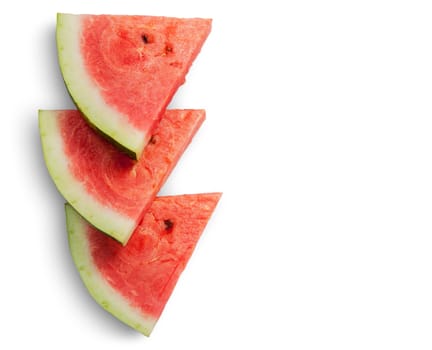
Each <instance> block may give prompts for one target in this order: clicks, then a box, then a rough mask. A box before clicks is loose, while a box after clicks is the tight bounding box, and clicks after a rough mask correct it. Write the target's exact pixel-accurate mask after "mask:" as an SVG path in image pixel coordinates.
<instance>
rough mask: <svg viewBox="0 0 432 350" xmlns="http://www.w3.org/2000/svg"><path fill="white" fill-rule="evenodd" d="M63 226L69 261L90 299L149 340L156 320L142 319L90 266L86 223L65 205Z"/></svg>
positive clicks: (92, 263) (94, 267) (94, 268)
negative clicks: (73, 263)
mask: <svg viewBox="0 0 432 350" xmlns="http://www.w3.org/2000/svg"><path fill="white" fill-rule="evenodd" d="M65 209H66V224H67V230H68V237H69V246H70V250H71V253H72V258H73V260H74V262H75V265H76V267H77V269H78V271H79V273H80V275H81V279H82V280H83V282H84V284H85V286H86V287H87V289H88V291H89V293H90V294H91V296H92V297H93V298H94V299H95V300H96V301H97V303H98V304H100V305H101V306H102V307H103V308H104V309H105V310H107V311H108V312H110V313H111V314H112V315H114V316H115V317H117V318H118V319H119V320H121V321H122V322H124V323H126V324H127V325H129V326H131V327H132V328H134V329H136V330H137V331H139V332H141V333H143V334H144V335H146V336H149V335H150V333H151V331H152V330H153V327H154V325H155V324H156V322H157V319H155V318H154V317H150V316H146V315H143V314H142V313H141V312H139V310H137V309H136V308H134V307H133V306H131V305H130V304H129V303H128V301H127V300H126V299H124V297H122V296H121V294H120V293H118V292H117V291H116V290H115V289H113V288H112V287H111V286H110V285H109V284H108V282H107V281H106V279H105V278H104V277H103V276H102V275H101V273H100V272H99V270H98V269H97V267H96V266H95V264H94V261H93V258H92V255H91V251H90V247H89V244H88V238H87V232H86V230H87V225H88V223H87V222H86V221H85V220H84V219H83V218H82V217H81V216H80V215H79V214H78V213H77V212H76V211H75V210H74V209H73V208H72V207H71V206H70V205H68V204H66V206H65Z"/></svg>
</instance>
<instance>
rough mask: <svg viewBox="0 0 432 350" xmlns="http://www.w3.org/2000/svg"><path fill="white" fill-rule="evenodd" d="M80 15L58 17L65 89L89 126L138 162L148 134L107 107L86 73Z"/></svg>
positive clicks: (59, 57) (59, 56) (61, 64)
mask: <svg viewBox="0 0 432 350" xmlns="http://www.w3.org/2000/svg"><path fill="white" fill-rule="evenodd" d="M80 23H81V22H80V15H73V14H64V13H58V14H57V29H56V40H57V51H58V59H59V65H60V70H61V72H62V75H63V80H64V82H65V84H66V87H67V89H68V91H69V94H70V95H71V97H72V99H73V100H74V102H75V104H76V106H77V107H78V109H79V110H80V111H81V112H82V113H83V114H84V116H85V117H86V118H87V120H88V121H89V123H90V124H92V125H93V126H94V127H95V128H96V129H97V130H99V131H100V132H101V133H102V134H104V135H105V136H106V137H107V138H109V139H110V140H111V141H114V140H115V141H114V142H115V143H116V144H117V145H118V146H120V147H121V148H123V149H124V150H125V151H126V152H127V153H128V154H129V155H130V156H132V157H133V158H135V159H139V157H140V156H141V153H142V150H143V149H144V146H145V145H146V143H147V142H148V140H149V138H150V136H151V135H145V134H144V132H143V131H141V130H139V129H137V128H135V127H133V126H132V125H131V124H130V123H129V122H128V119H127V117H126V116H124V115H122V114H121V113H120V112H119V111H117V110H116V109H114V108H112V107H111V106H109V105H108V104H107V103H106V102H105V101H104V99H103V98H102V95H101V94H100V92H99V89H98V87H97V86H96V84H95V83H94V82H93V81H92V79H91V78H90V76H89V74H88V73H87V71H86V69H85V66H84V62H83V59H82V57H81V48H80V34H81V33H80V30H81V24H80Z"/></svg>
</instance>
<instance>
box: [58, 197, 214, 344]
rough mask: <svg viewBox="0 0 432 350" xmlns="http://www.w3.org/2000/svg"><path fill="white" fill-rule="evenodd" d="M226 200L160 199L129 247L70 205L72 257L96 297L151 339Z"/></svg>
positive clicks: (151, 209) (153, 205)
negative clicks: (214, 214)
mask: <svg viewBox="0 0 432 350" xmlns="http://www.w3.org/2000/svg"><path fill="white" fill-rule="evenodd" d="M220 195H221V194H220V193H209V194H194V195H181V196H167V197H158V198H156V199H155V200H154V202H153V204H152V205H151V207H150V208H149V210H148V212H147V213H146V214H145V216H144V218H143V221H142V223H141V224H140V225H139V226H138V228H137V229H136V231H135V233H134V234H133V235H132V238H131V239H130V241H129V243H128V245H127V246H126V247H122V246H121V245H120V244H118V243H117V242H116V241H114V240H113V239H111V238H110V237H108V236H107V235H104V234H103V233H101V232H100V231H98V230H97V229H95V228H94V227H93V226H91V225H90V224H89V223H88V222H87V221H85V220H84V219H83V218H82V217H81V216H80V215H79V214H78V213H77V212H76V211H75V210H74V209H73V208H72V207H71V206H69V205H66V222H67V228H68V233H69V244H70V249H71V253H72V257H73V260H74V262H75V265H76V267H77V269H78V271H79V273H80V275H81V278H82V280H83V282H84V284H85V286H86V287H87V289H88V290H89V292H90V294H91V295H92V296H93V298H94V299H95V300H96V301H97V302H98V303H99V304H100V305H101V306H102V307H103V308H105V309H106V310H107V311H109V312H110V313H112V314H113V315H114V316H116V317H117V318H118V319H120V320H121V321H123V322H124V323H126V324H128V325H129V326H131V327H133V328H135V329H136V330H138V331H139V332H141V333H143V334H145V335H147V336H148V335H150V333H151V331H152V329H153V327H154V325H155V323H156V322H157V320H158V319H159V316H160V315H161V313H162V310H163V309H164V306H165V304H166V302H167V301H168V298H169V297H170V295H171V293H172V291H173V289H174V287H175V285H176V283H177V280H178V278H179V276H180V274H181V273H182V271H183V270H184V268H185V266H186V264H187V262H188V260H189V258H190V256H191V254H192V252H193V250H194V248H195V246H196V244H197V241H198V239H199V237H200V235H201V233H202V231H203V230H204V228H205V226H206V224H207V222H208V220H209V218H210V216H211V214H212V212H213V210H214V209H215V207H216V204H217V203H218V201H219V198H220Z"/></svg>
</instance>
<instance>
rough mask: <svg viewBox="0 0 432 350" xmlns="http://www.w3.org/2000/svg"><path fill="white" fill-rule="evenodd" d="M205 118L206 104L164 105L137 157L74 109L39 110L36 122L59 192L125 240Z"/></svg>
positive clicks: (102, 225) (86, 214)
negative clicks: (192, 107) (180, 107)
mask: <svg viewBox="0 0 432 350" xmlns="http://www.w3.org/2000/svg"><path fill="white" fill-rule="evenodd" d="M204 119H205V111H204V110H167V111H166V113H165V115H164V117H163V118H162V119H161V121H160V123H159V125H158V126H157V128H156V129H155V130H154V133H153V136H152V139H151V141H150V143H149V145H148V146H147V147H146V148H145V151H144V153H143V155H142V157H141V158H140V159H139V160H138V161H135V160H132V159H131V158H129V157H128V156H127V155H126V154H125V153H123V152H121V151H120V150H119V149H118V148H117V147H115V146H113V145H112V144H111V143H110V142H109V141H107V140H106V139H105V138H103V137H102V136H101V135H100V134H99V133H98V132H96V131H95V130H94V129H93V128H91V127H90V126H89V124H88V123H87V122H86V121H85V120H84V118H83V117H82V114H81V113H80V112H79V111H77V110H57V111H56V110H52V111H47V110H41V111H39V128H40V134H41V140H42V148H43V153H44V157H45V162H46V165H47V168H48V171H49V173H50V175H51V177H52V179H53V181H54V183H55V184H56V186H57V188H58V190H59V192H60V193H61V194H62V195H63V196H64V198H65V199H66V201H68V202H69V203H70V204H71V205H72V206H73V207H74V208H75V209H76V210H77V211H78V212H79V213H80V214H81V215H82V216H84V217H85V218H86V219H87V220H88V221H89V222H90V223H92V224H93V225H94V226H96V227H97V228H98V229H100V230H101V231H103V232H105V233H107V234H108V235H110V236H112V237H114V238H115V239H117V240H118V241H119V242H121V243H122V244H126V243H127V241H128V239H129V237H130V235H131V234H132V232H133V230H134V229H135V228H136V226H137V225H138V222H139V221H140V220H141V218H142V215H143V213H144V211H145V210H146V209H147V208H148V207H149V206H150V204H151V202H152V200H153V199H154V197H155V196H156V194H157V192H158V191H159V189H160V188H161V186H162V185H163V183H164V182H165V180H166V178H167V176H168V175H169V173H170V172H171V170H172V169H173V168H174V166H175V165H176V163H177V161H178V159H179V158H180V156H181V155H182V153H183V152H184V150H185V149H186V147H187V146H188V144H189V143H190V141H191V139H192V137H193V136H194V134H195V133H196V131H197V130H198V128H199V127H200V125H201V123H202V122H203V121H204Z"/></svg>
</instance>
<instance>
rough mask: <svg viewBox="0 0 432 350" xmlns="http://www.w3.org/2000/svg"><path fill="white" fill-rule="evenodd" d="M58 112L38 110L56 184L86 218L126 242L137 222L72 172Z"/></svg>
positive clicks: (40, 128)
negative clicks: (97, 196)
mask: <svg viewBox="0 0 432 350" xmlns="http://www.w3.org/2000/svg"><path fill="white" fill-rule="evenodd" d="M57 113H58V111H54V110H52V111H47V110H40V111H39V131H40V135H41V141H42V149H43V154H44V158H45V163H46V166H47V168H48V171H49V173H50V175H51V178H52V179H53V181H54V183H55V185H56V186H57V189H58V190H59V192H60V193H61V194H62V195H63V197H64V198H65V199H66V201H68V202H69V203H70V204H71V205H72V206H73V207H74V208H75V209H76V210H77V211H78V212H79V213H80V214H81V215H82V216H83V217H85V218H86V220H87V221H89V222H90V223H91V224H92V225H94V226H95V227H97V228H98V229H99V230H101V231H102V232H105V233H106V234H108V235H110V236H111V237H113V238H115V239H116V240H118V241H119V242H121V243H122V244H125V243H126V242H127V241H128V239H129V237H130V235H131V234H132V232H133V230H134V229H135V226H136V223H135V221H134V220H132V219H131V218H129V217H127V216H123V215H121V214H119V213H118V212H116V211H114V210H112V209H110V208H108V207H106V206H104V205H102V204H101V203H100V202H99V201H97V200H96V199H95V198H94V197H92V196H91V195H89V193H88V191H87V190H86V189H85V187H84V185H83V184H82V183H81V182H79V181H78V180H77V179H76V178H75V177H74V176H73V174H72V173H71V172H70V169H69V164H68V157H67V155H66V154H65V152H64V147H63V140H62V138H61V131H60V128H59V124H58V117H57Z"/></svg>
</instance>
